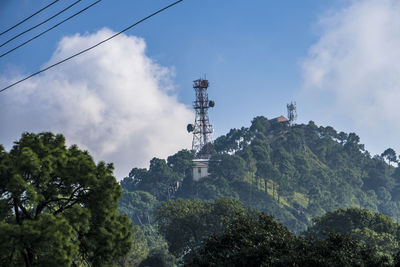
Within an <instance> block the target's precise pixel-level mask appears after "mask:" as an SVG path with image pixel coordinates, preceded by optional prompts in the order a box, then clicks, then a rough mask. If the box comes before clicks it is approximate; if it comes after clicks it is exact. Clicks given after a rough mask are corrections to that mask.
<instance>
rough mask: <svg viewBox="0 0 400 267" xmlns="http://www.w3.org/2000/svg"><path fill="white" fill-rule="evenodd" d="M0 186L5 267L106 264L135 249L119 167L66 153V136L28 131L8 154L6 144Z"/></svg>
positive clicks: (74, 150)
mask: <svg viewBox="0 0 400 267" xmlns="http://www.w3.org/2000/svg"><path fill="white" fill-rule="evenodd" d="M0 181H1V182H0V200H1V202H0V203H1V204H0V207H1V212H0V214H1V217H0V263H1V265H3V266H21V265H25V266H70V265H81V264H83V263H86V264H91V265H93V266H104V265H106V264H110V263H112V262H115V261H116V260H118V259H119V258H121V257H122V256H124V255H125V254H126V253H127V252H128V251H129V249H130V246H131V243H132V237H131V224H130V222H129V219H128V218H127V217H126V216H124V215H120V214H119V213H118V211H117V203H118V199H119V197H120V196H121V188H120V186H119V185H118V183H117V182H116V180H115V178H114V176H113V166H112V164H105V163H104V162H100V163H98V164H95V163H94V161H93V159H92V157H91V156H90V155H89V153H88V152H86V151H82V150H79V149H78V147H77V146H75V145H74V146H71V147H70V148H66V146H65V138H64V137H63V136H62V135H54V134H52V133H40V134H33V133H24V134H23V135H22V137H21V139H20V140H19V141H18V142H16V143H15V145H14V147H13V148H12V149H11V151H10V152H9V153H8V152H6V151H5V150H4V149H3V148H2V147H0Z"/></svg>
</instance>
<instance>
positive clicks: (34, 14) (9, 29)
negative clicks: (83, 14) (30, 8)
mask: <svg viewBox="0 0 400 267" xmlns="http://www.w3.org/2000/svg"><path fill="white" fill-rule="evenodd" d="M58 1H60V0H55V1H53V2H51V3H50V4H48V5H47V6H45V7H44V8H42V9H40V10H39V11H36V12H35V13H33V14H32V15H30V16H29V17H27V18H26V19H23V20H22V21H20V22H18V23H17V24H15V25H14V26H12V27H10V28H8V29H7V30H5V31H3V32H2V33H0V36H2V35H3V34H5V33H7V32H9V31H11V30H12V29H14V28H15V27H17V26H19V25H21V24H22V23H24V22H25V21H27V20H28V19H30V18H32V17H33V16H36V15H37V14H39V13H40V12H42V11H43V10H45V9H47V8H48V7H50V6H52V5H54V4H55V3H57V2H58Z"/></svg>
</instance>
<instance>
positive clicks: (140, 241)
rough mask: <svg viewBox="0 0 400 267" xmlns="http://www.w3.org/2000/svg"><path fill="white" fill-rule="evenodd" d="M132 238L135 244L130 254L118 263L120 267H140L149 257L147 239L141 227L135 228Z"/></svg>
mask: <svg viewBox="0 0 400 267" xmlns="http://www.w3.org/2000/svg"><path fill="white" fill-rule="evenodd" d="M132 237H133V238H132V239H133V242H132V247H131V249H130V251H129V253H128V254H127V255H126V256H125V257H123V258H122V259H121V260H120V261H119V262H118V266H120V267H129V266H139V264H140V263H141V262H142V261H144V259H146V258H147V256H148V255H149V246H148V243H147V240H146V237H145V235H144V233H143V231H142V230H141V229H140V227H139V226H134V227H133V229H132Z"/></svg>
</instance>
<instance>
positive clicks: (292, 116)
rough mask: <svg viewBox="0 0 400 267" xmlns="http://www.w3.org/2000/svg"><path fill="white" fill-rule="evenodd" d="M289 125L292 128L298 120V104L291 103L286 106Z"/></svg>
mask: <svg viewBox="0 0 400 267" xmlns="http://www.w3.org/2000/svg"><path fill="white" fill-rule="evenodd" d="M286 107H287V114H288V119H289V123H290V125H291V126H292V125H293V124H294V123H295V121H296V120H297V107H296V102H290V104H287V105H286Z"/></svg>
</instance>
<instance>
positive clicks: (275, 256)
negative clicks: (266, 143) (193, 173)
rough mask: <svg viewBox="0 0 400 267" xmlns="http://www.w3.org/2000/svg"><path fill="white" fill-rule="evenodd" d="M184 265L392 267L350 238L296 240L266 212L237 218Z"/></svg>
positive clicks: (373, 252)
mask: <svg viewBox="0 0 400 267" xmlns="http://www.w3.org/2000/svg"><path fill="white" fill-rule="evenodd" d="M185 266H199V267H200V266H282V267H283V266H321V267H325V266H389V261H388V259H387V258H385V257H382V256H380V255H379V254H378V253H377V252H376V250H375V249H373V248H371V247H369V246H367V245H365V244H363V243H359V242H357V241H356V240H355V239H354V238H352V237H351V236H348V235H341V234H338V233H331V234H329V236H328V237H327V238H326V239H324V240H318V239H313V238H303V237H296V236H295V235H293V234H292V233H291V232H290V231H289V230H288V229H287V228H286V227H285V226H283V225H281V224H279V223H276V222H275V221H274V219H273V218H272V217H270V216H267V215H265V214H263V213H260V214H258V215H256V216H249V215H247V216H238V217H237V218H236V219H234V220H233V221H231V222H230V223H229V225H228V226H227V228H226V230H225V231H224V232H223V233H221V234H214V235H212V236H210V237H209V238H208V239H207V240H206V241H205V244H204V246H203V248H202V249H200V250H199V251H198V252H196V253H195V255H194V257H193V258H192V259H191V260H190V261H189V262H187V264H185Z"/></svg>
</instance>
